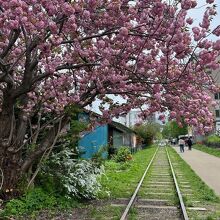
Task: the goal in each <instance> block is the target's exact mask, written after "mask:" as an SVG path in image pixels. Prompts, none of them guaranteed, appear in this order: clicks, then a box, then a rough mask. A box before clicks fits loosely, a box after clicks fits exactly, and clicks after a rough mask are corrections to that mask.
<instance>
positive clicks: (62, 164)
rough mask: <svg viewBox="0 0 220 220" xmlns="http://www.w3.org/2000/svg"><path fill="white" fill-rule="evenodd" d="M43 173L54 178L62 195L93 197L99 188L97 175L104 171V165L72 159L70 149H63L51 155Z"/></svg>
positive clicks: (80, 197) (81, 197) (83, 197)
mask: <svg viewBox="0 0 220 220" xmlns="http://www.w3.org/2000/svg"><path fill="white" fill-rule="evenodd" d="M44 173H45V175H49V176H50V177H52V178H53V179H54V184H56V185H57V189H59V191H60V193H62V194H63V195H64V196H67V197H68V198H71V197H76V198H79V199H93V198H95V197H96V196H97V194H98V192H99V191H100V190H101V184H100V183H99V177H100V176H101V175H102V174H103V173H104V167H103V166H101V167H97V166H96V164H94V163H93V162H92V161H86V160H76V159H72V152H71V150H69V149H65V150H63V151H61V152H60V153H58V154H54V155H53V156H52V158H51V160H50V161H49V162H48V163H47V164H46V166H45V168H44Z"/></svg>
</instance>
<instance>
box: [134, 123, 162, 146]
mask: <svg viewBox="0 0 220 220" xmlns="http://www.w3.org/2000/svg"><path fill="white" fill-rule="evenodd" d="M160 128H161V126H160V125H159V124H158V123H155V122H151V123H145V124H141V125H135V126H134V128H133V129H134V131H135V132H136V133H137V135H138V136H140V137H141V138H142V139H143V142H144V144H145V145H147V146H148V145H151V144H152V142H153V139H155V138H156V137H158V136H160V135H159V133H160Z"/></svg>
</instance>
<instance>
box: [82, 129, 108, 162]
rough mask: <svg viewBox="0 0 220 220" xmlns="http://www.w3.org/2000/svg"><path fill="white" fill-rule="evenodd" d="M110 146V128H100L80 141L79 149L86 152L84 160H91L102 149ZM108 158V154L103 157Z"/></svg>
mask: <svg viewBox="0 0 220 220" xmlns="http://www.w3.org/2000/svg"><path fill="white" fill-rule="evenodd" d="M107 144H108V126H107V125H104V126H99V127H97V128H96V129H95V130H93V131H92V132H89V133H87V134H85V135H84V136H83V137H82V138H81V140H80V141H79V144H78V146H79V149H80V150H81V151H85V153H84V154H83V155H82V158H85V159H89V158H91V157H92V156H93V154H94V153H96V152H97V151H98V150H99V149H100V148H101V147H106V146H107ZM103 156H104V157H107V153H106V154H104V155H103Z"/></svg>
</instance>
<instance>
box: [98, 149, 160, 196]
mask: <svg viewBox="0 0 220 220" xmlns="http://www.w3.org/2000/svg"><path fill="white" fill-rule="evenodd" d="M155 150H156V148H155V147H149V148H147V149H144V150H141V151H139V152H137V153H136V154H135V155H134V156H133V160H132V161H129V162H127V163H116V162H114V161H106V163H105V168H106V175H105V176H103V178H102V180H101V183H102V185H103V187H104V189H105V191H106V190H107V191H108V192H109V193H110V198H129V197H130V196H131V195H132V193H133V191H134V189H135V186H136V185H137V183H138V182H139V181H140V179H141V177H142V175H143V173H144V171H145V169H146V167H147V165H148V163H149V162H150V160H151V158H152V156H153V154H154V152H155ZM100 198H107V195H106V194H105V193H103V194H102V195H100Z"/></svg>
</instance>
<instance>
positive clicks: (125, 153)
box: [114, 147, 132, 162]
mask: <svg viewBox="0 0 220 220" xmlns="http://www.w3.org/2000/svg"><path fill="white" fill-rule="evenodd" d="M131 159H132V155H131V151H130V150H129V149H128V147H120V148H119V149H118V151H117V153H116V155H115V156H114V160H115V161H116V162H126V161H128V160H131Z"/></svg>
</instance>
